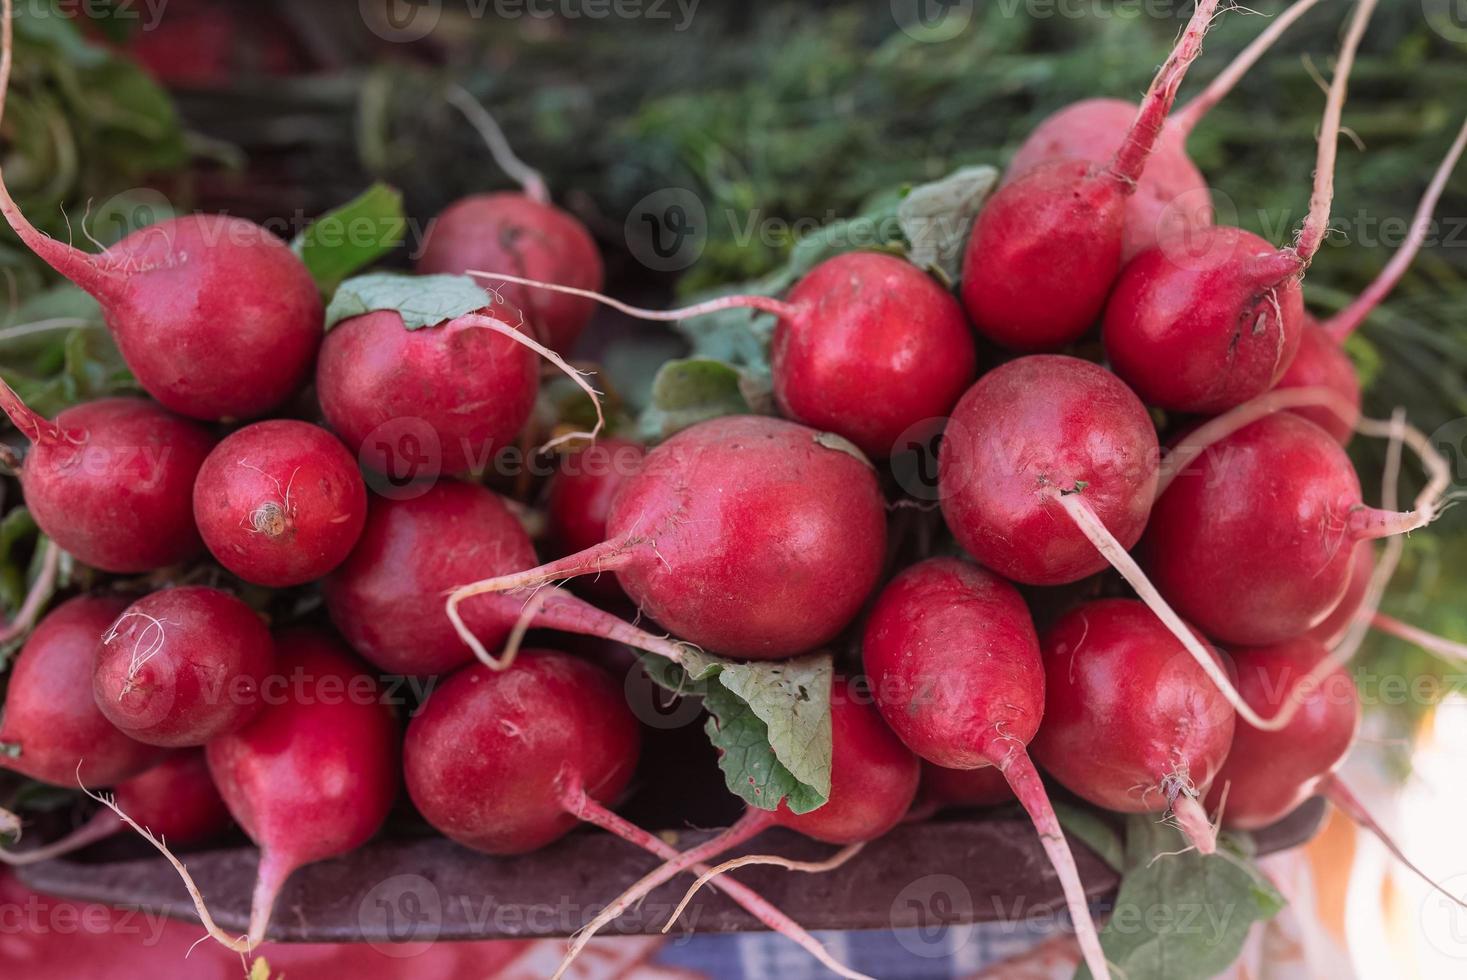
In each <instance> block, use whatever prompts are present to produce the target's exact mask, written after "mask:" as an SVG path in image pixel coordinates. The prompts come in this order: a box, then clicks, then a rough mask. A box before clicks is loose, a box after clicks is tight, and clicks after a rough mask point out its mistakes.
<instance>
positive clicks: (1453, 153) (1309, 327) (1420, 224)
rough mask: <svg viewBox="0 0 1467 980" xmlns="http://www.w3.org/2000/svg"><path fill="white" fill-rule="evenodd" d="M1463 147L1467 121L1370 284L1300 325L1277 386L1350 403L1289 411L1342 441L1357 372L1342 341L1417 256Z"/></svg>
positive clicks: (1349, 425) (1349, 426)
mask: <svg viewBox="0 0 1467 980" xmlns="http://www.w3.org/2000/svg"><path fill="white" fill-rule="evenodd" d="M1464 149H1467V122H1464V123H1463V124H1462V128H1461V129H1460V130H1459V131H1458V132H1457V139H1456V141H1455V142H1454V143H1453V144H1452V146H1451V148H1450V149H1449V150H1448V151H1447V155H1446V156H1445V157H1444V158H1443V159H1442V162H1441V164H1440V165H1439V166H1438V167H1437V170H1436V173H1435V174H1434V175H1433V177H1432V179H1431V183H1430V184H1429V185H1428V186H1427V188H1426V193H1424V194H1423V195H1422V196H1421V202H1420V203H1419V204H1418V205H1417V206H1416V214H1415V216H1414V217H1413V218H1412V219H1411V228H1410V231H1409V232H1408V233H1407V235H1406V238H1405V239H1404V240H1403V241H1402V242H1401V246H1400V248H1399V249H1397V251H1396V254H1395V256H1394V257H1392V258H1391V261H1390V262H1389V263H1387V265H1386V267H1385V268H1384V269H1383V270H1381V273H1380V275H1379V276H1378V277H1376V280H1375V281H1374V282H1373V283H1371V284H1370V286H1369V287H1368V288H1367V289H1366V290H1365V292H1363V293H1361V294H1360V296H1359V297H1358V298H1357V299H1356V300H1355V301H1354V302H1353V303H1351V304H1350V305H1349V306H1347V307H1345V308H1344V309H1343V310H1341V311H1340V312H1339V313H1336V314H1335V315H1334V316H1332V317H1330V318H1329V319H1328V320H1326V321H1325V322H1324V323H1322V324H1321V323H1318V322H1316V321H1315V320H1314V319H1313V318H1312V317H1308V316H1306V317H1305V319H1304V329H1303V331H1302V332H1301V334H1300V338H1299V353H1298V354H1296V355H1295V356H1294V360H1293V362H1292V363H1291V364H1290V365H1289V367H1288V370H1286V371H1285V372H1284V374H1283V377H1281V378H1280V379H1279V382H1278V384H1277V385H1276V386H1275V387H1277V388H1328V389H1330V390H1332V391H1334V392H1335V393H1336V394H1338V395H1339V396H1340V397H1341V398H1343V399H1344V400H1345V401H1346V403H1348V404H1349V405H1351V406H1353V408H1354V412H1353V413H1352V414H1351V415H1349V416H1348V417H1346V418H1341V417H1340V416H1339V415H1337V414H1336V413H1335V412H1333V411H1329V410H1328V409H1323V408H1296V409H1291V411H1294V412H1297V413H1298V414H1300V415H1302V416H1304V417H1305V418H1307V419H1309V421H1311V422H1313V423H1314V424H1316V425H1318V426H1319V427H1321V428H1322V429H1324V430H1325V431H1326V432H1328V433H1329V434H1330V435H1332V436H1334V437H1335V438H1336V439H1338V440H1339V441H1340V442H1342V443H1344V442H1349V441H1350V436H1351V435H1353V434H1354V431H1355V421H1356V419H1358V418H1359V417H1360V378H1359V376H1358V375H1357V374H1356V373H1355V365H1354V363H1353V362H1352V361H1351V360H1350V358H1349V356H1348V355H1346V354H1345V351H1344V347H1343V346H1342V345H1343V344H1344V342H1345V340H1346V339H1347V338H1349V336H1350V335H1351V334H1352V333H1354V332H1355V330H1356V329H1358V328H1359V326H1360V325H1361V324H1362V323H1364V322H1365V319H1366V317H1368V316H1369V315H1370V314H1371V312H1372V311H1373V310H1374V309H1375V308H1376V307H1377V306H1379V305H1380V304H1381V303H1382V302H1384V300H1385V298H1386V297H1387V296H1389V295H1390V293H1391V290H1393V289H1395V288H1396V284H1397V283H1398V282H1400V281H1401V277H1402V276H1404V275H1405V274H1406V270H1407V268H1409V267H1410V265H1411V262H1412V261H1413V260H1414V259H1415V258H1416V253H1417V252H1419V251H1420V250H1421V246H1422V244H1423V243H1424V242H1425V241H1426V236H1427V233H1428V232H1429V231H1430V230H1431V226H1432V212H1434V211H1435V210H1436V205H1437V202H1438V201H1440V200H1441V196H1442V192H1443V191H1445V190H1446V186H1447V181H1448V179H1450V177H1451V175H1452V170H1453V169H1454V168H1455V167H1456V166H1457V162H1458V161H1459V160H1460V159H1461V157H1462V151H1463V150H1464Z"/></svg>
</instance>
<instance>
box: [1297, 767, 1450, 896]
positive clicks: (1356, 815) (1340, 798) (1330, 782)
mask: <svg viewBox="0 0 1467 980" xmlns="http://www.w3.org/2000/svg"><path fill="white" fill-rule="evenodd" d="M1320 790H1321V792H1322V793H1323V795H1324V797H1325V799H1327V800H1329V801H1330V802H1331V803H1333V804H1334V805H1335V806H1336V807H1337V808H1338V809H1339V811H1340V812H1341V813H1343V814H1344V815H1345V816H1347V817H1349V818H1350V819H1351V820H1352V821H1353V822H1354V823H1356V824H1358V825H1359V826H1360V827H1362V828H1364V829H1365V830H1368V831H1369V832H1370V833H1371V834H1372V835H1373V836H1374V837H1375V839H1376V840H1378V841H1380V842H1381V844H1382V845H1383V846H1384V847H1385V849H1386V850H1387V851H1390V852H1391V856H1392V857H1394V858H1395V859H1396V860H1397V861H1400V862H1401V864H1402V865H1403V866H1405V867H1406V868H1407V869H1408V870H1410V871H1411V873H1412V874H1414V875H1416V877H1418V878H1420V879H1421V880H1422V881H1424V882H1426V883H1427V884H1428V885H1430V886H1431V887H1432V888H1433V889H1435V890H1436V891H1437V892H1438V893H1439V894H1440V895H1442V896H1443V897H1445V898H1447V899H1449V900H1450V901H1451V902H1452V903H1453V904H1454V905H1458V906H1461V907H1462V908H1467V901H1463V900H1462V899H1461V898H1458V897H1457V896H1456V895H1453V894H1452V893H1451V892H1449V891H1447V890H1446V889H1445V888H1443V887H1442V886H1441V884H1440V883H1439V882H1437V881H1435V880H1434V879H1433V878H1432V877H1431V875H1429V874H1427V873H1426V872H1425V871H1423V870H1421V868H1419V867H1418V866H1417V865H1416V864H1415V862H1413V861H1412V860H1411V859H1410V858H1408V857H1407V856H1406V853H1405V852H1404V851H1402V850H1401V847H1400V845H1398V844H1397V843H1396V842H1395V839H1394V838H1392V837H1391V835H1390V834H1388V833H1386V829H1385V828H1384V827H1382V826H1381V825H1380V824H1379V823H1377V822H1376V819H1375V818H1374V817H1373V816H1371V815H1370V811H1369V810H1367V809H1365V805H1364V804H1362V803H1361V802H1360V800H1359V799H1358V798H1357V797H1356V796H1355V794H1354V793H1353V792H1351V790H1350V788H1349V787H1348V786H1346V785H1345V783H1344V781H1343V780H1342V779H1341V778H1340V776H1339V774H1338V773H1336V774H1334V775H1332V776H1330V777H1329V778H1327V779H1326V780H1325V781H1324V782H1323V783H1322V784H1321V786H1320Z"/></svg>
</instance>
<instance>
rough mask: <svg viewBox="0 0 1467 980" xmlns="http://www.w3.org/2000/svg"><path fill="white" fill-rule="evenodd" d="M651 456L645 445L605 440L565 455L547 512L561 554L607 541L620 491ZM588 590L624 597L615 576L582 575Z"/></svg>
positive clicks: (549, 494) (551, 488) (553, 479)
mask: <svg viewBox="0 0 1467 980" xmlns="http://www.w3.org/2000/svg"><path fill="white" fill-rule="evenodd" d="M646 455H647V450H646V447H644V446H643V445H641V443H636V442H631V441H629V440H627V439H617V438H606V439H601V440H599V441H598V442H596V443H594V444H593V445H590V446H587V447H585V448H584V449H580V450H578V451H576V452H573V453H568V454H566V455H565V456H564V457H562V458H561V461H560V466H559V468H558V469H557V470H556V473H555V475H554V476H552V477H551V478H550V486H549V490H548V492H547V494H546V503H545V512H546V517H547V518H548V520H549V523H550V537H551V539H552V541H553V543H554V546H555V554H556V555H557V556H563V555H570V554H575V553H576V552H577V551H583V550H584V549H586V548H590V547H592V546H594V545H597V544H600V543H601V542H602V541H605V540H606V536H607V534H606V518H607V516H608V515H609V514H610V513H611V501H612V499H613V498H614V497H615V496H616V491H617V490H618V489H620V488H621V485H622V484H623V483H625V482H626V480H627V477H629V476H631V475H632V474H633V473H635V472H636V471H637V470H638V469H640V468H641V465H642V459H643V457H645V456H646ZM578 582H579V583H580V584H581V587H582V588H584V590H585V591H586V592H587V593H588V594H593V595H596V596H599V597H601V598H607V599H615V598H621V597H622V596H623V595H624V593H623V592H622V590H621V586H620V585H619V584H618V583H617V581H616V576H615V575H612V574H609V573H608V574H606V575H598V576H595V577H593V578H586V579H579V580H578Z"/></svg>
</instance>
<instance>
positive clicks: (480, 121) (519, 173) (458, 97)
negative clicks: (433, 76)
mask: <svg viewBox="0 0 1467 980" xmlns="http://www.w3.org/2000/svg"><path fill="white" fill-rule="evenodd" d="M444 97H445V98H446V99H448V101H449V102H450V103H452V104H453V107H454V108H455V109H457V110H458V111H459V112H461V113H463V114H464V118H465V119H467V120H468V121H469V125H470V126H473V127H474V130H475V131H476V132H477V133H478V134H479V137H480V138H481V139H483V141H484V145H485V146H487V147H488V148H489V155H490V156H492V157H493V158H494V162H495V163H496V164H498V166H499V169H500V170H503V171H504V172H505V173H506V174H508V175H509V177H510V178H511V179H513V180H514V181H515V183H517V184H519V185H520V188H521V189H522V190H523V191H524V192H525V196H526V197H528V198H529V199H530V200H532V201H535V202H536V203H538V204H548V203H550V191H549V190H548V189H546V187H545V178H544V177H542V176H540V172H539V171H538V170H536V169H535V168H533V167H531V166H529V165H528V164H526V163H525V162H524V161H523V160H521V159H520V158H519V157H517V156H515V152H514V149H513V148H512V147H511V146H510V145H509V140H508V138H506V137H505V135H504V130H502V129H500V128H499V123H497V122H495V120H494V117H493V116H492V115H490V114H489V110H487V109H485V108H484V107H483V106H482V105H480V104H479V101H478V100H477V99H475V98H474V97H473V96H472V95H470V94H469V92H468V89H465V88H464V87H463V86H462V85H450V86H449V87H448V92H447V94H446V95H445V96H444Z"/></svg>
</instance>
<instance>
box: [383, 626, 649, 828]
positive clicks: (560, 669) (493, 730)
mask: <svg viewBox="0 0 1467 980" xmlns="http://www.w3.org/2000/svg"><path fill="white" fill-rule="evenodd" d="M638 743H639V734H638V729H637V721H636V719H635V718H634V717H633V716H632V713H631V711H630V710H629V709H628V708H627V705H626V699H625V697H624V695H623V694H622V691H621V687H620V685H619V684H617V683H615V682H614V681H613V680H612V678H611V676H610V675H609V674H607V673H606V672H605V671H603V670H601V669H600V668H599V667H596V666H593V665H592V664H589V663H587V662H585V661H583V660H577V659H576V658H574V657H570V656H567V655H566V654H563V653H557V652H554V651H550V650H525V651H523V652H521V653H520V655H519V658H518V659H517V660H516V661H515V663H514V665H513V667H511V668H510V669H508V670H505V671H502V672H496V671H492V670H490V669H488V668H487V667H484V666H482V665H480V664H472V665H470V666H468V667H465V668H464V669H463V670H460V671H458V672H456V673H454V674H453V675H452V676H451V677H449V678H447V679H446V680H444V681H443V682H442V683H441V684H439V685H438V687H437V688H436V689H435V690H434V691H433V693H432V694H431V695H430V696H429V698H428V700H427V701H426V702H425V703H424V704H423V706H422V708H421V709H419V711H418V713H417V714H416V715H414V716H413V719H412V721H411V722H410V723H409V724H408V730H407V739H406V741H405V742H404V743H403V774H404V777H405V780H406V783H407V789H408V794H409V795H410V796H411V797H412V799H413V803H414V805H416V806H417V808H418V811H419V812H420V813H422V814H423V817H424V818H425V819H426V820H427V821H428V822H429V823H430V824H432V825H433V826H434V827H435V828H437V829H438V830H439V831H440V832H441V833H443V834H444V835H445V836H447V837H449V838H451V839H452V840H455V841H457V842H458V843H460V844H463V845H464V846H465V847H470V848H473V849H474V850H477V851H485V852H487V853H490V854H521V853H524V852H527V851H533V850H536V849H537V848H540V847H544V846H545V845H546V844H549V843H550V842H551V841H553V840H556V839H558V838H560V837H562V836H564V835H565V834H567V833H568V832H570V831H571V830H572V829H573V828H574V827H575V826H576V825H577V824H578V823H579V822H580V821H579V820H578V819H577V818H576V817H575V816H572V815H571V814H570V813H568V812H567V811H566V809H565V807H564V805H563V803H562V802H561V791H562V790H563V789H564V788H565V786H567V785H569V784H571V783H580V784H583V785H584V787H585V791H586V793H587V794H588V795H589V796H590V797H591V798H592V799H594V800H597V801H600V802H603V803H614V802H615V801H616V799H617V798H618V797H619V796H620V795H621V793H622V791H623V790H624V789H626V786H627V783H628V782H629V781H630V780H631V778H632V774H633V772H634V771H635V770H636V766H637V753H638Z"/></svg>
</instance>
